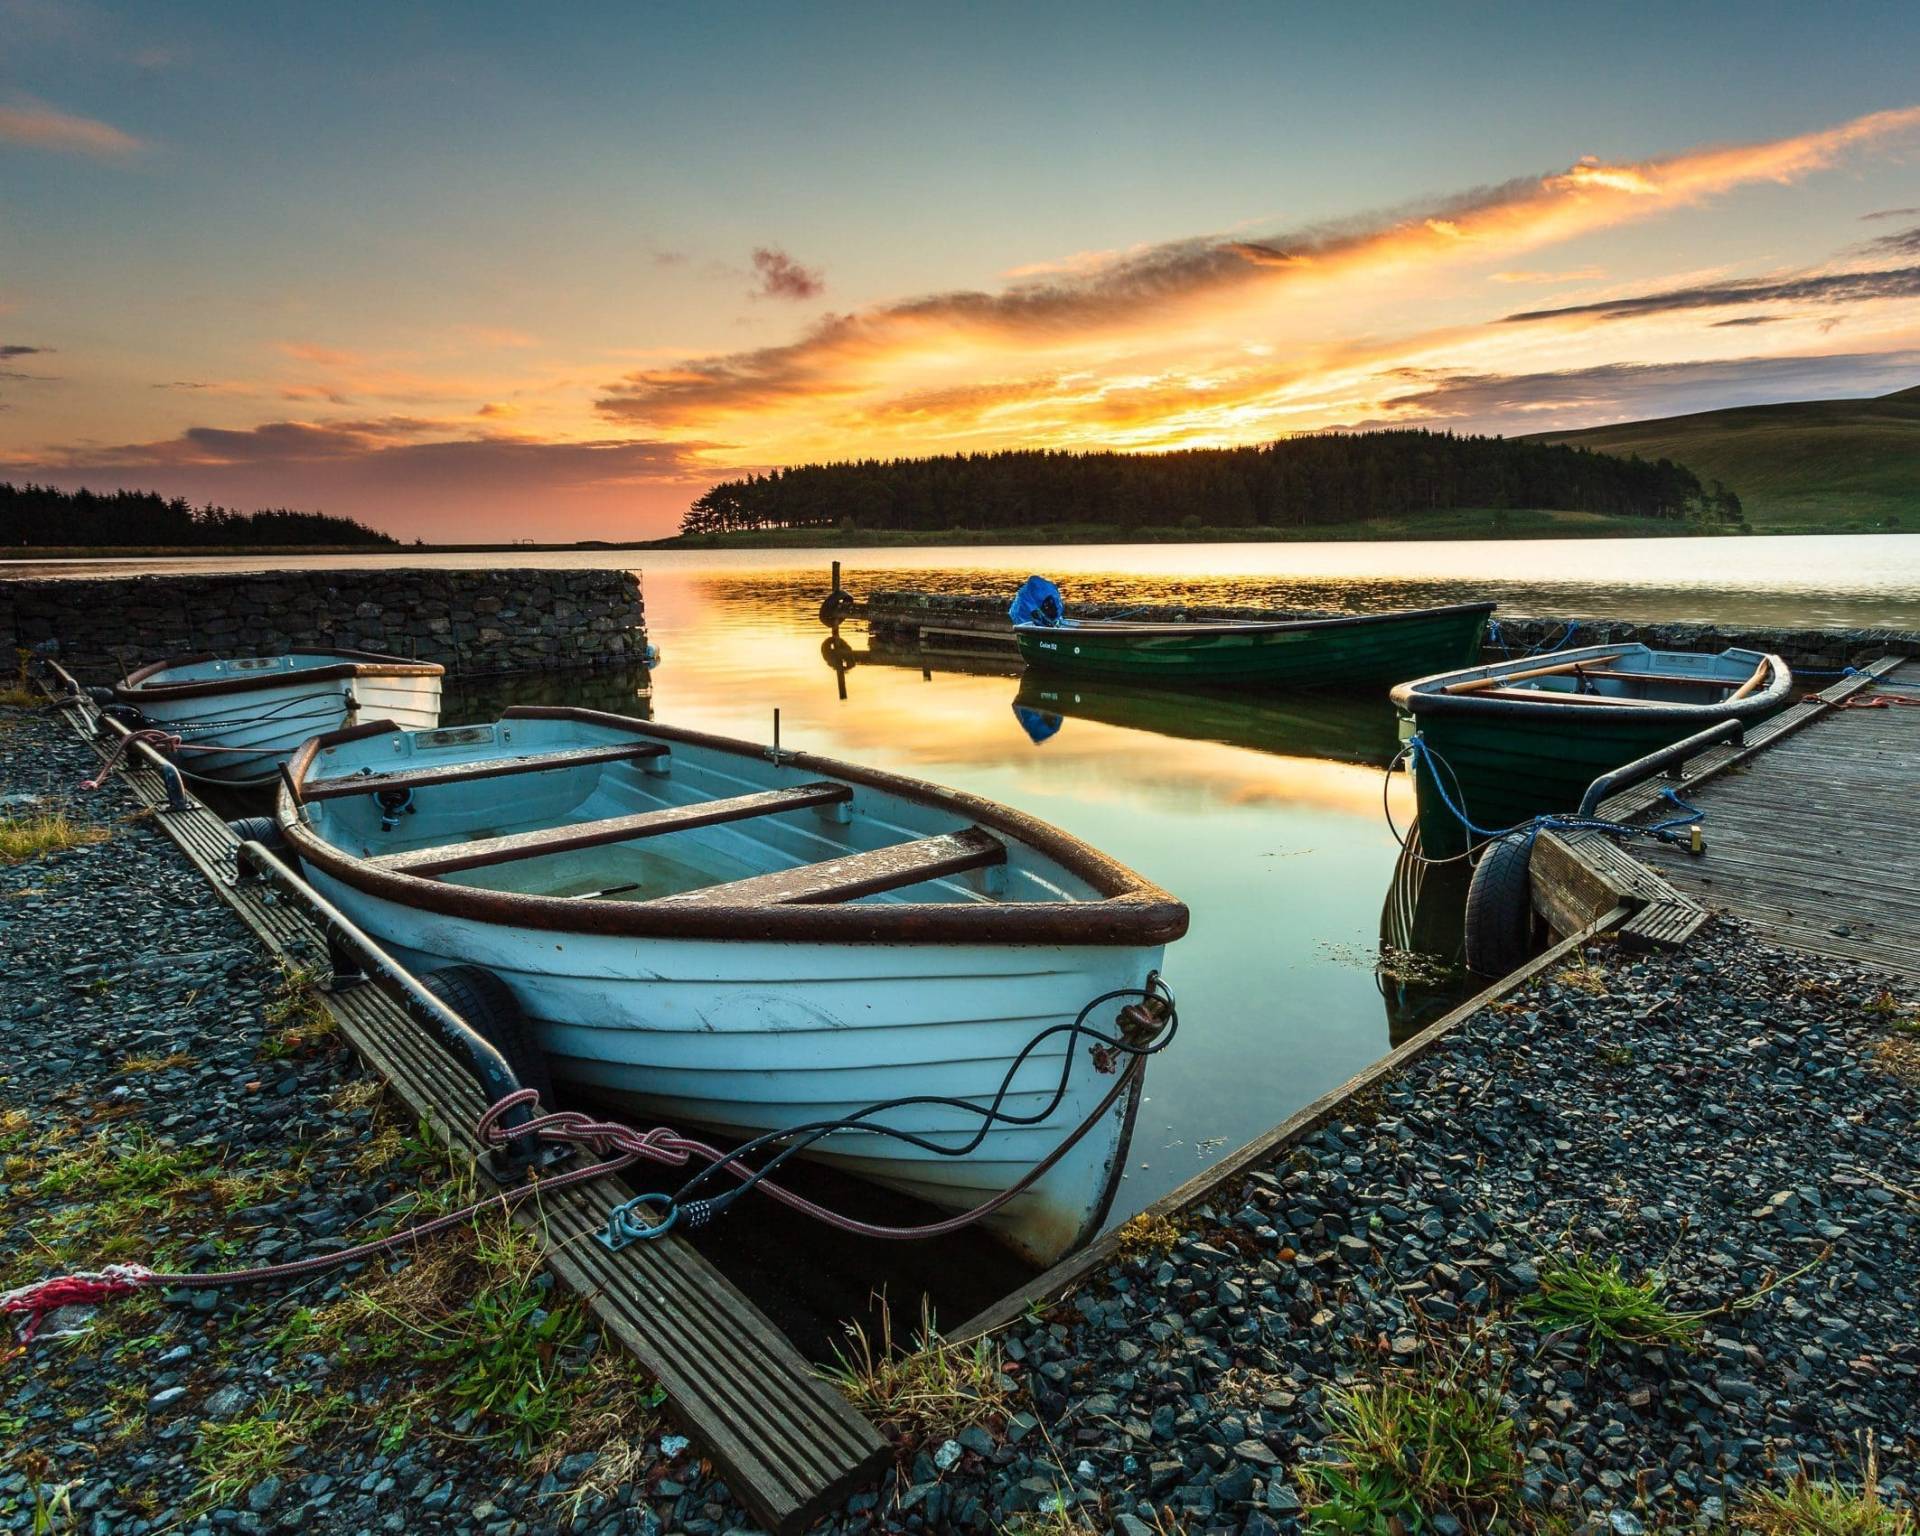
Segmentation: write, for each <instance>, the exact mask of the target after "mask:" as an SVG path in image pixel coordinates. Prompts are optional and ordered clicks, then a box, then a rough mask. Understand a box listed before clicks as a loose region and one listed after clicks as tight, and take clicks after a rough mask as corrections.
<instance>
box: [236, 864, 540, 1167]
mask: <svg viewBox="0 0 1920 1536" xmlns="http://www.w3.org/2000/svg"><path fill="white" fill-rule="evenodd" d="M240 851H241V853H243V854H244V855H245V858H246V862H247V863H248V864H249V865H250V866H251V867H252V869H253V871H254V873H255V874H257V875H261V876H264V877H266V878H267V879H269V880H272V881H273V882H274V884H276V885H278V886H280V887H281V888H282V889H283V890H285V891H287V892H288V893H289V894H290V895H293V896H295V897H297V898H298V899H299V900H300V901H301V902H303V903H304V904H305V906H306V907H307V909H308V911H309V912H310V913H311V914H312V916H313V918H314V920H315V921H316V922H317V923H318V924H319V925H320V929H321V931H322V932H323V933H324V934H325V935H326V939H327V954H328V956H329V957H330V958H331V959H332V960H333V962H334V965H335V967H336V969H335V985H336V987H338V986H340V985H343V984H344V985H349V986H350V985H352V984H353V982H354V980H356V979H357V980H361V981H365V980H370V979H372V978H373V977H376V976H377V977H380V978H382V979H384V980H385V981H387V982H388V983H390V984H391V985H392V986H393V988H394V989H395V990H396V991H397V992H398V993H399V995H400V1000H401V1002H402V1003H404V1004H405V1005H406V1009H407V1012H408V1013H409V1014H411V1015H412V1016H413V1017H414V1018H415V1019H417V1020H418V1021H419V1022H421V1023H422V1024H425V1025H426V1026H427V1027H428V1028H429V1029H431V1030H433V1031H434V1033H435V1034H437V1035H438V1036H439V1037H440V1039H441V1041H442V1043H444V1044H445V1045H446V1046H447V1048H448V1049H449V1050H451V1051H452V1052H453V1053H454V1055H455V1056H456V1057H458V1058H459V1059H460V1061H461V1063H462V1065H464V1066H465V1067H466V1069H467V1071H468V1073H469V1074H470V1075H471V1076H472V1077H473V1079H474V1081H475V1082H476V1083H477V1084H478V1085H479V1087H480V1091H481V1092H482V1093H483V1094H485V1095H486V1100H487V1102H488V1103H489V1104H497V1103H499V1102H500V1100H502V1099H504V1098H505V1097H506V1096H507V1095H508V1094H511V1093H518V1092H519V1091H520V1089H521V1087H522V1084H521V1082H520V1079H519V1078H517V1077H516V1076H514V1072H513V1068H512V1067H511V1066H509V1065H508V1064H507V1059H506V1057H504V1056H502V1055H501V1054H500V1052H499V1051H498V1050H497V1049H496V1048H495V1047H494V1045H493V1042H492V1041H490V1040H488V1039H486V1038H485V1037H484V1036H483V1035H481V1034H480V1032H479V1031H478V1030H476V1029H474V1028H473V1027H472V1026H471V1025H470V1024H468V1023H467V1021H466V1020H465V1019H463V1018H461V1017H460V1015H459V1014H457V1013H455V1012H454V1011H453V1009H451V1008H449V1007H448V1006H447V1005H446V1004H445V1003H443V1002H441V1001H440V999H439V998H437V997H435V996H434V995H433V994H432V993H431V992H429V991H428V990H427V989H426V988H425V987H424V986H422V985H421V983H420V980H419V978H418V977H416V976H415V975H414V974H413V972H411V971H409V970H408V969H407V968H406V967H405V966H403V965H401V964H400V962H399V961H397V960H395V959H394V958H393V957H392V956H391V955H389V954H388V953H387V952H386V951H385V950H384V949H382V948H381V947H380V946H379V945H378V944H376V943H375V942H374V941H373V940H372V939H371V938H369V937H368V936H367V934H366V933H364V932H363V931H362V930H361V929H360V927H359V926H358V925H357V924H356V923H355V922H354V921H353V919H352V918H350V917H348V916H347V915H346V914H345V913H344V912H342V911H341V910H340V909H339V908H338V907H336V906H335V905H334V904H333V903H332V902H330V901H328V900H327V898H326V897H324V896H322V895H321V894H320V893H319V892H318V891H317V890H315V889H314V888H313V887H312V886H311V885H309V884H308V883H307V882H306V881H305V880H303V879H302V878H301V877H300V876H299V875H298V874H296V873H294V871H293V870H292V869H290V868H288V866H287V865H286V864H284V863H282V862H281V860H280V859H279V858H278V857H276V856H275V854H274V853H273V852H272V850H270V849H269V848H268V847H267V846H266V845H265V844H264V843H259V842H255V841H252V840H251V839H250V840H248V841H247V842H244V843H242V844H241V845H240ZM343 957H344V958H343ZM343 965H344V966H346V967H350V968H351V969H348V970H342V969H340V967H342V966H343ZM541 1113H543V1111H542V1109H541V1106H540V1105H539V1103H538V1102H537V1101H536V1102H533V1103H528V1104H516V1105H515V1106H514V1107H513V1108H512V1109H509V1110H508V1111H507V1112H506V1113H505V1114H503V1115H502V1116H501V1117H500V1125H501V1127H502V1128H503V1129H504V1130H505V1131H506V1132H507V1135H508V1140H507V1141H506V1142H505V1143H504V1144H502V1145H501V1146H499V1147H498V1148H496V1149H495V1150H494V1151H493V1152H492V1153H491V1154H490V1155H489V1156H488V1157H487V1158H486V1159H485V1160H484V1163H483V1166H485V1167H486V1168H487V1171H488V1172H489V1173H490V1174H491V1175H492V1176H493V1177H494V1179H495V1180H496V1181H497V1182H499V1183H502V1184H516V1183H518V1182H520V1179H521V1177H522V1176H523V1175H524V1174H525V1173H526V1172H527V1171H528V1170H529V1169H532V1168H539V1167H545V1166H547V1165H548V1164H549V1163H553V1162H557V1161H559V1160H560V1158H561V1157H563V1156H565V1155H567V1154H566V1149H565V1148H556V1147H552V1146H549V1145H546V1144H544V1143H541V1142H537V1141H533V1142H529V1141H526V1140H523V1139H518V1138H515V1137H514V1136H513V1130H514V1128H515V1127H516V1126H521V1125H525V1124H527V1123H528V1122H529V1121H530V1120H533V1119H534V1118H536V1117H537V1116H538V1115H540V1114H541Z"/></svg>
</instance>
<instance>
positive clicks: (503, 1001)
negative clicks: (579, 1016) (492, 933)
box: [420, 965, 556, 1110]
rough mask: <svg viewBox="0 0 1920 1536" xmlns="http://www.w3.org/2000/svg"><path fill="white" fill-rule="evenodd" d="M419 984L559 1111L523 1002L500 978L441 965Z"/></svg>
mask: <svg viewBox="0 0 1920 1536" xmlns="http://www.w3.org/2000/svg"><path fill="white" fill-rule="evenodd" d="M420 984H421V986H423V987H425V988H426V989H427V991H429V992H431V993H432V994H433V995H434V996H435V997H437V998H439V999H440V1001H441V1002H443V1003H445V1004H446V1005H447V1006H448V1007H449V1008H451V1009H452V1010H453V1011H454V1012H455V1013H457V1014H459V1015H460V1017H461V1018H462V1019H464V1020H465V1021H466V1023H467V1027H468V1028H469V1029H471V1030H472V1031H473V1032H474V1033H475V1034H477V1035H478V1036H480V1038H481V1039H482V1040H485V1041H486V1042H487V1044H489V1045H491V1046H492V1047H493V1048H494V1049H495V1050H496V1051H498V1052H499V1053H500V1054H501V1055H502V1056H504V1057H506V1059H507V1065H508V1066H509V1067H510V1068H512V1070H513V1075H514V1076H515V1077H516V1078H518V1079H519V1080H520V1086H521V1087H522V1088H531V1089H533V1090H534V1091H535V1092H536V1093H538V1094H539V1095H540V1104H541V1108H542V1109H543V1110H551V1109H553V1108H555V1107H556V1106H555V1104H554V1100H553V1075H552V1074H551V1073H550V1072H549V1071H548V1070H547V1058H546V1055H545V1053H544V1052H542V1051H541V1049H540V1047H539V1046H538V1045H536V1044H535V1043H534V1039H533V1028H532V1026H531V1025H529V1024H528V1022H527V1015H526V1013H525V1011H524V1010H523V1009H522V1008H521V1006H520V1002H519V999H518V998H516V997H515V996H514V995H513V989H512V988H511V987H509V986H508V985H507V984H506V983H505V982H504V981H502V980H501V979H500V978H499V976H497V975H496V974H495V973H494V972H492V971H490V970H488V969H487V968H486V967H485V966H484V965H443V966H441V967H440V969H439V970H437V971H429V972H428V973H427V974H426V975H425V976H422V977H421V978H420Z"/></svg>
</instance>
